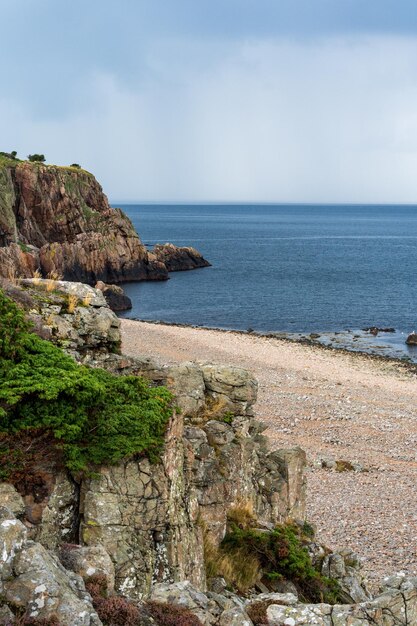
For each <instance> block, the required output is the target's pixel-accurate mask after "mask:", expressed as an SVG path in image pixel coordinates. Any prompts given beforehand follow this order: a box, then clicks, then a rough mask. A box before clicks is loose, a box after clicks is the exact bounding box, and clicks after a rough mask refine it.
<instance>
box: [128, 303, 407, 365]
mask: <svg viewBox="0 0 417 626" xmlns="http://www.w3.org/2000/svg"><path fill="white" fill-rule="evenodd" d="M119 318H120V320H121V321H122V320H123V321H125V320H126V321H132V322H139V323H142V324H153V325H155V326H168V327H174V328H190V329H193V330H198V331H200V330H201V331H213V332H218V333H225V334H229V335H243V336H245V337H259V338H260V339H273V340H276V341H278V342H283V343H289V344H297V345H303V346H312V347H315V348H318V349H320V350H325V351H329V352H337V353H341V354H345V355H357V356H360V357H363V358H367V359H370V360H375V361H381V362H383V363H386V364H391V365H393V366H396V367H398V368H400V369H404V370H409V371H410V372H412V373H415V374H417V362H414V361H411V360H409V359H407V358H399V357H395V356H388V355H386V354H377V353H375V352H369V351H366V350H365V349H363V350H361V349H350V348H346V347H343V346H337V345H333V344H324V343H322V342H320V341H318V340H317V339H311V338H310V337H309V336H308V333H290V332H285V331H282V332H281V331H266V332H261V331H256V330H253V331H248V330H239V329H235V328H220V327H218V326H198V325H196V324H183V323H180V322H165V321H163V320H148V319H141V318H138V317H123V316H120V315H119ZM342 332H343V331H340V332H335V333H333V334H336V335H337V334H342ZM345 332H347V331H345ZM324 334H326V333H322V335H324ZM298 335H302V336H301V337H299V336H298Z"/></svg>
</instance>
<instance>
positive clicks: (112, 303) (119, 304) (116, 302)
mask: <svg viewBox="0 0 417 626" xmlns="http://www.w3.org/2000/svg"><path fill="white" fill-rule="evenodd" d="M96 289H99V290H100V291H102V292H103V295H104V297H105V298H106V302H107V304H108V305H109V307H110V308H111V310H112V311H127V310H129V309H131V308H132V300H131V299H130V298H129V297H128V296H127V295H126V294H125V292H124V291H123V289H122V288H121V287H119V286H118V285H106V284H105V283H103V282H102V281H101V280H100V281H99V282H98V283H97V284H96Z"/></svg>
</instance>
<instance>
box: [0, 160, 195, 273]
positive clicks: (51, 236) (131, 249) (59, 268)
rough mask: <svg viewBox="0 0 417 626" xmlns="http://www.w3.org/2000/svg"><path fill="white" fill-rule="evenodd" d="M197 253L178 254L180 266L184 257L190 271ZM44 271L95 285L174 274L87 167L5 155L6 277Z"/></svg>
mask: <svg viewBox="0 0 417 626" xmlns="http://www.w3.org/2000/svg"><path fill="white" fill-rule="evenodd" d="M178 250H183V249H178ZM184 250H186V249H184ZM190 254H191V253H190ZM192 256H193V254H191V256H190V257H189V255H188V254H185V255H183V254H182V252H181V253H178V254H177V255H176V258H177V262H176V264H177V265H178V262H180V263H181V258H183V262H184V267H183V268H181V269H190V268H191V267H192V266H193V265H192V263H191V261H190V259H191V257H192ZM199 257H200V255H199V254H198V253H196V257H195V258H196V262H200V261H199V260H198V258H199ZM36 269H39V270H40V271H41V273H42V275H44V276H46V275H47V274H50V273H56V274H57V275H59V276H62V277H63V278H64V279H65V280H73V281H81V282H86V283H90V284H95V283H96V282H97V281H98V280H101V281H104V282H107V283H118V282H121V281H137V280H166V279H167V278H168V271H169V270H168V268H167V267H166V265H165V264H164V262H163V261H162V260H161V259H159V257H158V255H157V254H154V253H149V252H148V250H147V249H146V247H145V246H144V245H143V243H142V242H141V241H140V239H139V237H138V235H137V233H136V231H135V229H134V227H133V225H132V223H131V222H130V220H129V219H128V218H127V216H126V215H125V214H124V213H123V212H122V211H121V210H120V209H114V208H112V207H110V205H109V203H108V200H107V197H106V196H105V195H104V193H103V190H102V188H101V186H100V185H99V184H98V182H97V181H96V179H95V178H94V176H92V175H91V174H89V173H88V172H86V171H84V170H82V169H80V168H74V167H57V166H50V165H48V166H47V165H43V164H40V163H29V162H19V161H17V160H13V159H10V160H7V159H6V160H4V159H3V160H2V162H1V163H0V275H1V276H4V277H10V275H11V274H16V275H18V276H24V277H26V278H28V277H30V276H33V272H34V271H35V270H36ZM177 269H178V268H177Z"/></svg>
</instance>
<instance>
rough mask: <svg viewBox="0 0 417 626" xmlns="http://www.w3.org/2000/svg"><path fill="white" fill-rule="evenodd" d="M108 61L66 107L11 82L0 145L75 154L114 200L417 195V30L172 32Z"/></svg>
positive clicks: (87, 76)
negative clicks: (46, 104)
mask: <svg viewBox="0 0 417 626" xmlns="http://www.w3.org/2000/svg"><path fill="white" fill-rule="evenodd" d="M104 65H105V67H99V66H97V67H95V66H94V64H93V65H92V66H89V67H88V71H87V70H86V72H85V73H84V74H83V75H82V76H80V77H79V80H77V81H75V82H71V93H72V94H73V96H74V94H75V93H76V96H77V98H76V105H73V104H72V103H70V105H69V106H68V107H67V108H66V112H65V115H62V116H54V115H52V114H44V115H39V111H38V110H37V107H33V108H32V107H28V106H27V102H26V101H25V100H18V101H17V103H16V99H15V98H14V97H13V94H11V95H9V97H7V96H5V95H3V96H2V98H1V99H0V132H1V136H2V145H3V149H17V150H18V151H19V152H20V153H22V154H23V155H25V154H27V153H28V152H34V151H36V152H38V151H40V152H44V153H45V154H46V155H47V157H48V158H49V159H50V160H51V161H55V162H59V163H71V162H74V161H76V162H80V163H82V164H83V165H84V166H85V167H87V168H89V169H91V170H92V171H93V172H94V173H96V175H97V177H98V178H99V180H100V181H101V182H102V183H103V186H104V188H105V190H106V191H107V192H108V193H109V195H110V197H111V198H112V199H114V200H118V201H122V200H149V201H153V200H171V201H175V200H178V201H183V200H188V201H198V200H206V201H216V200H219V201H221V200H225V201H248V202H251V201H258V202H376V203H378V202H415V200H416V198H417V176H416V172H417V113H416V111H417V106H416V105H417V72H416V69H417V67H416V66H417V40H416V39H414V38H412V37H404V36H401V37H400V36H388V35H358V34H356V35H355V36H347V35H344V36H334V35H332V36H326V37H310V38H308V39H302V40H300V39H294V38H292V37H280V38H276V37H271V38H265V37H263V38H259V37H248V38H243V39H241V38H239V39H237V40H233V41H225V40H224V39H221V38H220V39H219V40H217V41H214V40H210V41H206V40H205V39H199V40H193V39H191V38H190V37H189V38H186V39H178V38H175V37H165V38H164V39H163V40H155V41H149V42H148V43H147V45H146V46H145V47H143V48H142V49H141V52H140V54H138V56H137V58H136V65H135V62H134V60H132V59H130V65H131V66H135V71H134V72H133V73H132V75H131V76H130V79H129V80H126V79H125V77H124V75H123V73H122V74H121V75H119V73H118V72H117V71H115V70H114V68H112V67H111V66H107V65H106V64H104ZM57 85H58V87H57V88H58V89H59V88H60V83H59V82H58V83H57ZM74 98H75V96H74Z"/></svg>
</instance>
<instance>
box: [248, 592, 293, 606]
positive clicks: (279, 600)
mask: <svg viewBox="0 0 417 626" xmlns="http://www.w3.org/2000/svg"><path fill="white" fill-rule="evenodd" d="M255 602H271V603H274V604H282V605H283V606H292V605H293V604H297V602H298V598H297V596H296V595H295V594H293V593H260V594H258V595H257V596H255V597H253V598H251V599H250V600H247V601H246V603H245V605H246V606H250V605H251V604H254V603H255Z"/></svg>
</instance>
